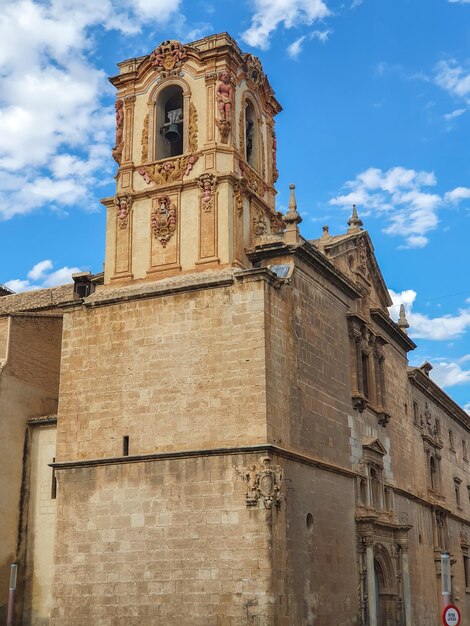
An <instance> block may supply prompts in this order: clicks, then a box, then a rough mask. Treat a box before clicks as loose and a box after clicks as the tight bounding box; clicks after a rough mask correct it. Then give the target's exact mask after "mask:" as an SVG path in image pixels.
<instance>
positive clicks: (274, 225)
mask: <svg viewBox="0 0 470 626" xmlns="http://www.w3.org/2000/svg"><path fill="white" fill-rule="evenodd" d="M285 228H286V223H285V221H284V216H283V214H282V213H281V211H276V213H273V214H272V215H271V230H272V231H273V233H280V232H281V231H282V230H284V229H285Z"/></svg>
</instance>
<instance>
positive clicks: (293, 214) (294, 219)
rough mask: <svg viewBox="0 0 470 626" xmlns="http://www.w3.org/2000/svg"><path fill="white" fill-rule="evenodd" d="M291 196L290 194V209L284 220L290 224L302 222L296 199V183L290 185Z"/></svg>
mask: <svg viewBox="0 0 470 626" xmlns="http://www.w3.org/2000/svg"><path fill="white" fill-rule="evenodd" d="M289 189H290V196H289V205H288V209H289V210H288V211H287V213H286V214H285V216H284V221H285V222H287V223H288V224H300V222H301V221H302V218H301V217H300V215H299V214H298V212H297V200H296V199H295V185H293V184H292V183H291V184H290V185H289Z"/></svg>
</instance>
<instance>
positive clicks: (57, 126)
mask: <svg viewBox="0 0 470 626" xmlns="http://www.w3.org/2000/svg"><path fill="white" fill-rule="evenodd" d="M221 31H228V32H229V33H230V34H231V35H232V36H233V37H234V38H235V39H237V40H238V42H239V43H240V46H241V47H242V49H243V50H244V51H247V52H252V53H254V54H255V55H257V56H259V57H260V58H261V59H262V62H263V65H264V68H265V71H266V72H267V74H268V75H269V77H270V81H271V84H272V85H273V87H274V89H275V91H276V94H277V97H278V99H279V101H280V102H281V104H282V105H283V107H284V111H283V112H282V113H281V114H280V115H279V116H278V120H277V131H278V146H279V148H278V165H279V169H280V173H281V175H280V178H279V181H278V189H279V195H278V202H279V207H280V208H281V209H285V207H286V205H287V196H288V185H289V183H290V182H294V183H295V184H296V186H297V200H298V204H299V210H300V211H301V213H302V215H303V219H304V221H303V223H302V233H303V235H304V236H305V237H307V238H316V237H319V236H320V235H321V227H322V225H323V224H325V223H326V224H328V225H329V226H330V232H331V233H332V234H337V233H340V232H342V231H344V230H345V228H346V221H347V219H348V216H349V212H350V206H351V204H352V203H353V202H354V203H356V204H357V205H358V210H359V214H360V217H361V218H362V219H363V221H364V224H365V227H366V228H367V229H368V231H369V232H370V234H371V236H372V239H373V241H374V245H375V248H376V254H377V257H378V260H379V263H380V265H381V268H382V271H383V274H384V277H385V280H386V282H387V284H388V286H389V288H390V289H391V293H392V296H393V299H394V301H395V302H396V303H399V302H404V303H405V304H406V307H407V314H408V319H409V321H410V323H411V328H410V335H411V336H412V337H413V339H415V341H416V342H417V343H418V344H419V348H418V350H416V351H415V352H414V353H412V354H411V355H410V359H411V363H412V364H413V365H418V364H421V363H422V362H423V361H425V360H429V361H431V362H432V363H433V364H434V370H433V371H432V373H431V375H432V376H433V377H434V378H435V380H437V381H438V382H439V383H440V384H441V385H443V386H444V388H445V389H446V391H447V392H448V393H449V394H450V395H451V396H452V397H453V398H454V399H456V400H457V401H458V402H459V403H460V404H461V405H462V406H466V407H467V408H468V409H469V410H470V284H469V239H470V238H469V234H470V158H469V144H470V141H469V140H470V136H469V129H470V47H469V42H470V0H343V1H342V0H224V1H223V2H222V1H220V0H126V1H124V0H98V1H97V0H18V1H17V0H0V126H1V133H0V238H1V239H0V240H1V247H0V283H3V284H7V285H8V286H9V287H10V288H11V289H13V290H15V291H21V290H25V289H33V288H37V287H42V286H52V285H55V284H61V283H63V282H66V281H67V280H68V278H69V276H70V273H71V272H74V271H77V270H78V269H81V270H85V269H89V270H91V271H92V272H98V271H101V269H102V262H103V254H104V230H105V212H104V209H103V207H102V206H101V205H100V202H99V199H100V198H102V197H105V196H108V195H112V194H113V182H114V181H113V175H114V173H115V163H114V161H113V160H112V158H111V154H110V153H111V146H112V145H113V139H114V111H113V101H114V90H113V88H112V86H111V85H110V84H109V83H108V82H107V76H108V75H114V74H116V73H117V68H116V63H117V62H118V61H121V60H124V59H127V58H131V57H134V56H140V55H143V54H148V53H150V52H151V51H152V50H153V49H154V48H155V47H156V46H157V45H158V44H159V43H160V42H161V41H162V40H164V39H169V38H174V39H180V40H181V41H184V42H189V41H192V40H194V39H197V38H200V37H203V36H205V35H208V34H211V33H213V32H221ZM397 309H398V307H397V306H395V307H394V308H393V309H392V311H391V313H392V315H396V314H397Z"/></svg>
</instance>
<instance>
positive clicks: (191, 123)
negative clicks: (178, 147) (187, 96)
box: [188, 102, 198, 152]
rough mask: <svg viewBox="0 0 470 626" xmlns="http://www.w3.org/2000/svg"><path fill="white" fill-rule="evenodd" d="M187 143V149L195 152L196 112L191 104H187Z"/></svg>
mask: <svg viewBox="0 0 470 626" xmlns="http://www.w3.org/2000/svg"><path fill="white" fill-rule="evenodd" d="M188 130H189V141H188V144H189V145H188V148H189V151H190V152H197V132H198V126H197V111H196V107H195V106H194V104H193V103H192V102H190V103H189V127H188Z"/></svg>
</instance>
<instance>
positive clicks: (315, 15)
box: [241, 0, 330, 50]
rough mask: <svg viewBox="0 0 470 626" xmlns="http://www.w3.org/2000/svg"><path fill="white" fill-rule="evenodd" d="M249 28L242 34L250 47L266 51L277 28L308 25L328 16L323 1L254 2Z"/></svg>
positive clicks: (270, 0) (268, 0)
mask: <svg viewBox="0 0 470 626" xmlns="http://www.w3.org/2000/svg"><path fill="white" fill-rule="evenodd" d="M254 7H255V12H254V15H253V18H252V22H251V26H250V28H248V30H246V31H245V32H244V33H243V34H242V36H241V37H242V39H243V41H245V42H246V43H247V44H249V45H250V46H253V47H256V48H261V49H263V50H267V49H268V48H269V43H270V42H269V39H270V37H271V35H272V34H273V32H274V31H275V30H276V29H277V28H278V27H279V26H281V25H282V26H284V28H292V27H294V26H301V25H303V24H307V25H310V24H312V23H313V22H314V21H316V20H321V19H323V18H325V17H328V15H330V11H329V9H328V7H327V5H326V4H325V2H324V1H323V0H254Z"/></svg>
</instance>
